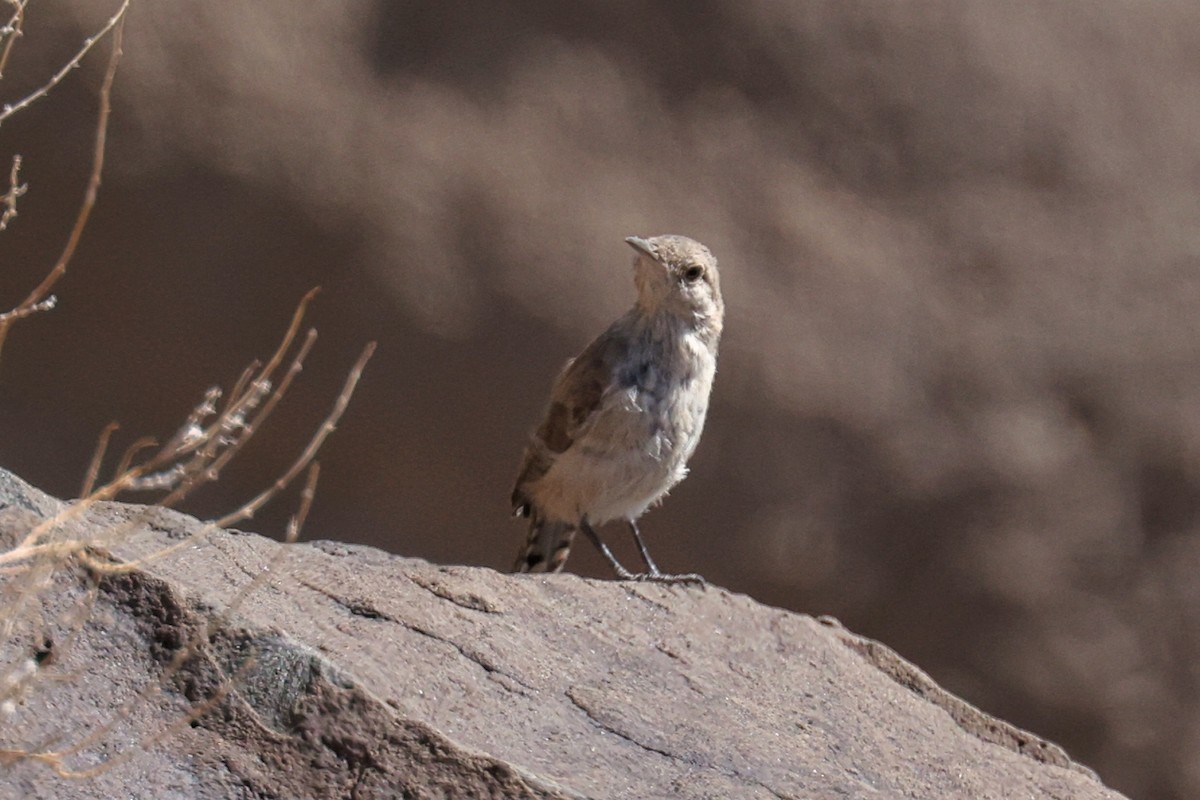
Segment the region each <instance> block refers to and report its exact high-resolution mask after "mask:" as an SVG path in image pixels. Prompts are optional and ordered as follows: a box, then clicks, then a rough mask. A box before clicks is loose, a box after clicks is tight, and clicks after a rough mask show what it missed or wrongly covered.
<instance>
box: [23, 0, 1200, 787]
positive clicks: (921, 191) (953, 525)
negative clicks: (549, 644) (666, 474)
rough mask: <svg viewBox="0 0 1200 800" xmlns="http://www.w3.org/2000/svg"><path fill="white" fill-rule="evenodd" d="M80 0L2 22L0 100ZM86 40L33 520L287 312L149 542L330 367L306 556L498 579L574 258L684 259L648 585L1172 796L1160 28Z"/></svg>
mask: <svg viewBox="0 0 1200 800" xmlns="http://www.w3.org/2000/svg"><path fill="white" fill-rule="evenodd" d="M0 5H6V4H0ZM117 5H118V0H39V2H37V3H34V4H31V5H30V8H29V13H28V15H27V24H26V25H25V35H24V36H22V37H21V38H20V39H19V40H17V42H16V45H15V47H14V49H13V52H12V58H11V59H10V61H9V63H8V66H7V68H6V69H5V70H4V82H3V85H2V88H3V90H4V92H3V94H4V98H3V102H12V101H14V100H16V99H18V98H20V97H22V96H24V95H25V93H26V92H28V91H31V90H32V89H33V88H35V87H36V86H38V85H40V84H41V83H42V82H44V80H45V79H46V78H48V77H49V76H50V75H51V74H52V73H53V71H54V70H55V69H56V68H57V67H58V66H59V65H61V64H62V63H63V61H64V60H65V59H66V58H69V57H70V56H71V55H72V54H73V53H74V52H75V49H76V48H77V47H78V46H79V43H80V42H82V41H83V39H84V38H85V37H86V36H87V35H89V34H90V33H91V32H93V31H94V30H96V28H97V27H98V25H99V24H100V23H101V22H102V21H103V20H104V19H106V18H107V16H108V15H109V14H111V13H112V11H113V9H114V8H115V7H116V6H117ZM181 9H186V10H185V11H184V12H182V13H181ZM181 20H183V21H182V22H181ZM184 23H186V24H184ZM124 50H125V57H124V59H123V61H122V63H121V68H120V72H119V74H118V76H117V80H116V88H115V95H114V98H113V99H114V112H113V116H112V119H111V128H110V136H109V153H108V156H109V157H108V159H107V162H106V164H107V166H106V171H105V175H104V182H103V186H102V188H101V192H100V198H99V205H98V206H97V208H96V213H95V215H94V216H93V218H92V223H91V225H90V226H89V228H88V230H87V232H86V234H85V235H84V237H83V240H82V242H81V245H80V249H79V251H78V253H77V255H76V258H75V261H74V262H73V264H72V267H71V270H70V271H69V273H68V275H67V277H66V279H65V280H64V281H63V282H62V283H61V284H60V285H59V286H58V287H56V293H57V294H58V296H59V300H60V302H59V305H58V307H57V308H56V309H55V311H54V312H53V313H52V314H46V315H42V316H41V317H40V318H35V319H31V320H28V321H27V322H26V323H24V324H21V325H19V326H17V327H16V328H14V330H13V332H12V335H11V336H10V337H9V338H8V341H7V345H6V347H5V350H4V353H3V364H2V365H0V442H2V443H3V456H4V464H5V466H7V467H9V468H12V469H14V471H16V472H17V473H18V474H21V475H22V476H25V477H26V478H27V479H29V480H30V481H32V482H33V483H34V484H36V485H38V486H40V487H43V488H45V489H46V490H47V491H50V492H51V493H53V494H57V495H62V496H66V495H68V494H70V493H72V492H74V491H76V490H77V488H78V486H79V483H80V478H81V477H82V474H83V472H84V471H85V469H86V465H87V464H88V459H89V458H90V456H91V454H92V451H93V447H94V445H95V440H96V435H97V433H98V432H99V431H100V430H101V429H102V428H103V427H104V425H106V424H107V423H108V422H109V421H111V420H113V419H116V420H119V421H120V422H121V423H122V425H123V427H122V429H121V431H119V432H118V434H117V436H116V437H115V439H114V442H113V445H114V451H115V452H119V450H120V449H121V448H123V447H125V446H126V445H128V444H130V443H132V442H133V441H135V440H136V439H137V438H138V437H139V436H142V435H149V436H155V437H158V438H160V439H162V438H165V437H167V436H169V435H170V434H171V433H172V432H174V431H175V430H176V428H177V427H178V425H179V423H180V422H181V421H182V418H183V416H184V415H185V414H186V413H187V412H188V411H189V410H190V409H191V408H193V407H194V405H195V404H196V402H197V401H198V400H199V399H200V396H201V394H202V392H203V390H204V388H205V387H207V386H208V385H210V384H213V383H222V384H223V385H225V386H226V387H227V388H228V386H229V384H230V383H231V382H232V381H233V380H234V379H236V377H237V375H238V373H239V371H240V369H241V368H242V367H243V366H244V365H245V364H246V363H248V362H249V361H250V360H251V359H252V358H254V357H262V356H264V354H265V353H266V351H268V350H269V348H270V347H271V346H273V344H274V342H275V341H276V339H277V336H278V334H279V332H280V329H281V327H282V326H283V325H284V324H285V323H286V320H287V318H288V315H289V314H290V313H291V309H292V305H293V303H294V302H295V300H296V299H297V298H299V297H300V295H302V294H303V293H304V292H306V291H307V290H308V289H309V288H311V287H312V286H313V285H315V284H320V285H322V286H323V287H324V289H325V291H324V293H323V294H322V295H321V297H320V299H319V301H318V302H317V303H316V304H315V305H314V308H313V315H312V317H311V320H312V322H313V323H314V324H315V325H316V326H317V327H318V328H319V329H320V331H321V339H320V341H319V342H318V344H317V347H316V349H315V350H314V351H313V355H312V357H311V358H310V359H309V361H308V363H307V364H306V366H305V370H304V373H303V375H302V376H301V379H300V380H298V381H297V382H296V385H295V389H294V392H293V395H292V396H291V397H290V398H289V399H288V401H287V402H285V403H284V404H282V405H281V407H280V410H279V412H277V413H276V415H275V416H274V417H273V418H272V419H271V421H270V423H271V424H270V425H269V426H267V428H266V429H264V430H263V432H262V434H260V438H259V439H258V440H257V441H255V442H253V443H252V444H251V446H250V447H247V448H246V449H245V450H244V451H243V453H242V454H241V456H239V461H238V463H237V465H236V469H230V470H227V471H226V472H225V473H224V474H223V475H222V478H221V481H220V483H219V484H218V485H215V486H212V487H209V488H208V490H207V491H206V492H204V493H202V494H199V495H198V496H197V497H195V498H194V501H193V504H192V505H191V506H189V507H188V508H187V509H186V510H188V511H189V512H192V513H195V514H197V515H199V516H201V517H211V516H219V515H220V514H222V513H224V512H226V511H228V510H229V509H231V508H234V507H236V506H238V505H240V504H241V503H242V502H243V501H244V500H245V499H246V498H247V497H249V496H251V495H252V494H253V493H255V492H257V491H258V490H259V489H260V488H261V487H262V486H265V485H267V484H269V483H270V482H271V481H272V480H274V479H275V477H276V476H277V475H278V474H279V472H280V471H281V470H282V469H283V468H285V467H286V465H287V464H288V463H289V462H290V460H291V458H292V457H293V456H294V454H295V453H296V452H297V451H298V450H299V449H300V448H301V447H302V446H303V442H304V441H305V440H306V438H307V436H308V435H309V433H310V431H311V430H312V428H313V426H315V425H316V424H317V423H318V422H319V419H320V416H321V415H322V414H323V413H324V411H325V409H326V408H327V404H328V402H329V399H330V398H331V397H332V395H333V394H334V393H336V391H337V389H338V387H339V386H340V384H341V381H342V379H343V377H344V371H345V369H346V367H347V366H348V364H349V362H350V360H351V359H352V358H353V357H354V354H356V353H357V352H358V350H359V348H361V346H362V344H363V343H364V342H365V341H367V340H376V339H377V340H378V341H379V350H378V353H377V355H376V357H375V359H374V360H373V361H372V364H371V366H370V367H369V368H368V371H367V374H366V377H365V378H364V380H363V382H362V384H361V386H360V389H359V392H358V394H357V395H356V397H355V400H354V403H353V405H352V407H351V409H350V413H349V414H347V416H346V417H345V418H344V420H343V422H342V424H341V425H340V426H339V430H338V433H337V435H336V436H334V437H332V438H331V439H330V441H329V443H328V446H327V448H326V449H325V450H324V451H323V453H322V457H321V458H322V466H323V471H322V477H321V488H320V494H319V499H318V502H317V503H316V505H315V506H314V507H313V513H312V516H311V518H310V523H309V526H308V529H309V530H311V531H324V532H335V533H334V534H331V533H325V534H322V535H326V536H329V535H336V536H337V537H338V538H345V539H353V540H354V541H356V542H358V543H362V544H371V545H374V546H377V547H381V548H385V549H388V550H391V551H394V552H401V553H404V554H407V555H413V556H419V557H423V558H427V559H430V560H432V561H437V562H445V563H456V564H471V565H476V566H492V567H496V568H506V567H507V566H508V565H510V564H511V563H512V560H513V557H514V553H515V550H516V548H517V547H518V545H519V543H520V541H521V539H522V536H523V533H522V532H521V531H520V529H519V526H512V527H506V526H505V525H504V523H503V522H502V521H501V520H502V518H503V517H504V515H505V514H506V508H505V506H504V503H505V499H506V497H507V494H508V491H509V489H510V488H511V481H512V478H513V471H514V469H515V461H516V460H517V458H518V456H519V454H520V451H521V447H522V445H523V442H524V437H525V436H526V435H527V433H528V429H529V426H530V425H531V424H532V423H533V421H534V420H535V419H536V418H537V415H538V414H539V413H540V412H541V410H542V404H543V403H544V402H545V398H546V390H547V388H548V382H549V380H550V378H551V376H552V375H553V374H554V373H555V371H556V370H557V369H558V368H559V367H560V366H561V365H562V362H563V360H564V359H565V358H566V357H567V356H568V355H570V354H572V353H576V352H578V351H579V349H580V348H581V347H582V346H583V344H585V343H586V342H587V341H588V340H589V339H590V338H591V337H592V336H594V335H595V334H596V332H597V331H598V330H599V329H600V327H602V326H603V325H604V324H606V323H607V322H608V321H609V320H611V319H612V318H614V317H615V316H616V315H617V314H619V313H620V312H621V311H622V310H623V309H624V307H625V306H626V305H627V304H628V302H629V300H630V298H631V296H632V287H631V286H630V284H629V274H628V267H629V261H628V258H629V256H628V255H627V253H628V248H627V247H626V246H625V245H624V244H622V243H621V238H622V237H624V236H627V235H629V234H630V233H657V232H665V231H677V232H681V233H687V234H690V235H693V236H696V237H697V238H699V239H701V240H703V241H704V242H706V243H707V244H709V245H710V246H711V247H712V248H713V251H714V253H716V254H717V255H718V257H719V258H720V259H721V265H722V278H723V288H724V290H725V295H726V297H725V299H726V303H727V317H728V320H727V321H728V324H727V327H726V335H725V339H724V341H723V342H722V356H721V365H720V372H719V375H718V378H717V383H716V387H715V392H714V396H713V405H712V408H711V413H710V417H709V424H708V429H707V431H706V433H705V437H704V441H703V442H702V443H701V445H700V448H699V450H698V451H697V454H696V457H695V459H693V461H692V464H691V466H692V474H691V477H689V478H688V480H687V481H685V482H684V483H683V484H682V485H681V486H680V487H679V488H678V489H677V490H675V491H674V492H673V493H672V496H671V498H670V501H669V502H668V503H666V504H665V505H664V506H663V507H662V508H661V509H657V510H655V511H654V512H653V513H652V514H651V515H650V516H649V517H648V519H647V521H646V526H645V532H646V535H647V537H648V538H649V540H650V542H651V546H652V547H653V548H654V552H655V555H656V557H657V558H658V559H659V561H660V562H661V563H663V564H664V566H667V567H669V568H672V569H679V570H684V571H692V570H695V571H698V572H700V573H701V574H704V575H706V576H708V577H709V578H710V579H713V580H714V581H716V582H717V583H720V584H721V585H723V586H728V587H730V588H732V589H734V590H737V591H742V592H748V593H750V594H753V596H755V597H756V598H758V599H759V600H761V601H763V602H765V603H769V604H771V605H776V606H781V607H785V608H789V609H792V610H796V611H805V612H810V613H814V614H831V615H834V616H836V617H838V618H839V619H841V620H843V621H844V622H845V623H846V625H847V626H848V627H850V628H852V629H853V630H856V631H861V632H862V633H864V634H867V635H870V636H872V637H873V638H876V639H880V640H882V641H886V642H888V643H889V644H891V645H892V646H894V647H895V648H896V649H897V650H898V651H900V652H902V653H904V654H905V655H906V656H908V657H909V658H912V659H913V660H914V661H916V662H917V663H919V664H921V665H922V667H924V668H926V669H927V670H928V671H929V673H930V674H931V675H933V676H934V677H935V678H936V679H937V680H938V681H939V682H941V683H942V684H943V685H945V686H947V687H948V688H950V689H952V690H953V691H954V692H955V693H956V694H958V695H961V696H963V697H966V698H968V699H969V700H970V701H971V702H972V703H974V704H976V705H978V706H980V707H981V708H985V709H987V710H988V711H989V712H991V713H994V714H997V715H999V716H1002V717H1004V718H1005V719H1010V720H1013V721H1014V722H1017V723H1019V724H1021V725H1022V726H1024V727H1027V728H1030V729H1032V730H1037V731H1039V732H1042V733H1043V734H1044V735H1046V736H1048V737H1050V738H1051V739H1054V740H1055V741H1060V742H1062V743H1063V744H1064V746H1066V747H1067V748H1068V750H1069V751H1070V752H1071V753H1072V754H1074V755H1075V756H1076V757H1078V758H1079V759H1080V760H1082V761H1085V762H1086V763H1088V764H1091V765H1093V766H1094V767H1095V768H1096V769H1097V771H1098V772H1099V773H1100V774H1101V775H1102V776H1103V778H1104V780H1105V782H1106V783H1108V784H1110V785H1112V786H1114V787H1117V788H1118V789H1120V790H1121V791H1123V792H1125V793H1126V794H1129V795H1131V796H1136V797H1138V798H1142V799H1143V800H1195V798H1198V797H1200V581H1197V580H1196V576H1197V575H1198V574H1200V501H1198V498H1200V414H1197V413H1196V410H1197V409H1198V408H1200V328H1198V327H1197V325H1196V322H1195V317H1196V309H1197V308H1198V307H1200V241H1198V238H1197V235H1196V220H1197V219H1198V218H1200V193H1197V191H1196V183H1197V179H1196V176H1197V175H1200V146H1198V141H1200V140H1198V138H1197V136H1196V131H1197V130H1200V89H1198V87H1200V62H1198V60H1197V58H1196V57H1195V54H1196V53H1197V52H1200V4H1197V3H1190V2H1159V3H1135V2H1129V0H1088V1H1087V2H1081V1H1080V0H1074V2H1072V1H1071V0H1005V2H996V0H914V1H910V2H880V0H806V1H805V2H802V3H799V2H798V3H783V2H778V0H742V1H741V2H736V3H734V2H725V3H717V2H696V0H659V1H658V2H655V3H643V4H637V5H636V6H635V5H634V4H631V3H614V2H613V1H612V0H576V2H571V3H563V2H555V1H552V0H525V2H522V3H520V4H514V3H510V2H488V1H487V0H483V1H482V2H481V0H426V1H425V2H420V1H414V2H396V0H325V1H324V2H322V3H297V2H296V1H295V0H255V2H253V3H247V2H244V0H205V2H192V3H187V4H181V3H162V2H146V1H145V0H135V2H134V3H133V6H132V11H131V13H130V16H129V24H128V26H127V28H126V36H125V44H124ZM104 56H105V51H104V45H103V44H102V45H101V46H100V47H99V48H97V51H96V52H94V53H93V55H92V56H91V57H89V58H86V59H85V60H84V62H83V64H82V65H81V69H79V70H76V71H73V72H72V73H71V74H70V75H69V76H68V77H67V79H66V80H64V81H63V82H62V83H61V84H60V85H59V86H57V87H56V88H55V89H54V91H52V92H51V93H50V94H49V95H48V96H47V97H46V98H45V99H44V100H40V101H38V102H37V103H35V104H34V105H33V106H31V107H30V108H29V110H28V113H24V112H22V113H19V114H17V115H16V116H14V117H12V118H11V119H7V120H5V122H4V125H3V129H4V133H3V142H2V143H0V145H2V146H0V151H2V152H0V176H4V175H6V174H7V173H6V171H3V170H6V168H7V165H8V163H9V162H8V158H9V157H10V156H11V155H12V154H14V153H20V154H21V155H22V156H23V157H24V161H23V167H22V172H21V181H22V182H27V183H28V184H29V191H28V192H27V193H26V194H25V195H24V196H22V197H21V201H20V216H19V217H18V218H17V219H16V220H14V221H13V223H12V224H11V225H9V226H8V229H7V230H6V231H5V232H4V234H3V236H2V237H0V243H2V245H3V247H4V251H3V252H4V256H3V257H4V268H3V276H2V280H0V294H3V298H4V300H5V302H4V303H3V304H0V310H3V309H7V308H9V307H11V304H14V303H16V302H18V301H19V300H20V299H21V298H22V297H23V296H24V295H25V293H26V292H27V291H28V290H29V289H30V288H31V287H32V286H34V285H35V284H36V283H38V282H39V281H40V280H41V278H42V276H43V275H44V274H45V271H46V269H47V266H48V265H49V264H50V263H53V261H54V259H55V258H57V256H58V254H59V253H60V252H61V251H62V246H63V242H64V239H65V237H66V234H67V232H68V231H69V230H70V227H71V222H72V219H73V217H74V214H75V213H76V209H77V203H78V201H79V199H80V194H81V192H82V189H83V185H84V182H85V180H86V176H87V169H88V158H89V157H90V153H91V146H92V137H93V135H94V131H95V122H96V116H95V115H96V96H95V95H96V89H97V87H98V86H99V84H100V78H101V75H100V73H101V72H102V71H103V68H104ZM2 189H3V184H2V183H0V191H2ZM290 512H291V506H290V504H288V503H283V504H280V506H279V507H278V508H275V509H265V510H264V511H263V512H262V514H261V515H260V516H259V517H258V518H256V519H255V521H254V526H253V529H254V530H257V531H259V532H262V533H265V534H268V535H273V534H274V535H277V534H278V533H279V532H280V531H282V530H283V525H284V524H285V523H286V519H287V515H288V514H289V513H290ZM622 554H624V553H622ZM629 555H630V556H633V553H632V551H629ZM602 568H603V565H602V564H601V563H600V561H599V560H598V559H593V558H591V557H590V555H589V554H587V553H580V554H579V557H578V558H576V557H572V561H571V569H572V570H573V571H578V572H581V573H582V574H601V573H600V570H601V569H602Z"/></svg>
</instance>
